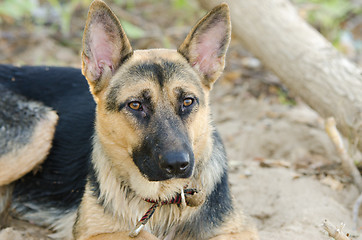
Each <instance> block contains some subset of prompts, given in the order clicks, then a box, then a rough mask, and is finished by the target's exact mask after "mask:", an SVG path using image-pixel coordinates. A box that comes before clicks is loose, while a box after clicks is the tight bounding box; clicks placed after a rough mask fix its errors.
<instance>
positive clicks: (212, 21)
mask: <svg viewBox="0 0 362 240" xmlns="http://www.w3.org/2000/svg"><path fill="white" fill-rule="evenodd" d="M230 35H231V23H230V13H229V7H228V5H227V4H226V3H223V4H220V5H218V6H216V7H215V8H214V9H212V10H211V11H210V12H209V13H208V14H207V15H206V16H205V17H204V18H202V19H201V20H200V21H199V22H198V23H197V24H196V25H195V26H194V27H193V29H192V30H191V31H190V33H189V34H188V36H187V37H186V39H185V41H184V42H183V43H182V44H181V46H180V47H179V49H178V52H179V53H181V54H182V55H183V56H184V57H185V58H186V59H187V60H188V61H189V63H190V64H191V66H192V67H193V68H194V69H195V70H196V71H197V72H198V73H199V74H200V76H201V78H202V80H203V83H204V84H205V86H207V87H209V88H211V86H212V84H213V83H214V82H215V81H216V80H217V79H218V78H219V76H220V75H221V73H222V71H223V70H224V66H225V54H226V51H227V48H228V46H229V43H230Z"/></svg>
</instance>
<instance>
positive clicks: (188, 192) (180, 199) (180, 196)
mask: <svg viewBox="0 0 362 240" xmlns="http://www.w3.org/2000/svg"><path fill="white" fill-rule="evenodd" d="M195 193H198V191H197V190H196V189H194V188H190V189H184V190H183V191H181V193H177V194H176V196H175V197H173V198H172V199H171V200H165V201H156V200H152V199H148V198H146V199H144V200H145V201H146V202H149V203H153V204H152V206H151V207H150V208H149V209H148V210H147V212H146V213H145V214H144V215H143V217H142V218H141V219H140V220H139V221H138V223H137V224H136V227H135V228H134V229H133V231H131V232H130V234H129V236H130V237H137V235H138V234H139V233H140V231H141V230H142V228H143V227H144V226H145V224H146V223H147V222H148V220H150V218H151V217H152V215H153V213H154V212H155V210H156V208H157V207H161V206H163V205H169V204H177V206H179V207H180V206H181V205H182V204H184V205H187V206H193V204H192V203H191V204H190V202H189V201H187V199H186V198H185V196H192V195H194V194H195Z"/></svg>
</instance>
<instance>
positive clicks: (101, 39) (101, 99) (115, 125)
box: [82, 1, 231, 183]
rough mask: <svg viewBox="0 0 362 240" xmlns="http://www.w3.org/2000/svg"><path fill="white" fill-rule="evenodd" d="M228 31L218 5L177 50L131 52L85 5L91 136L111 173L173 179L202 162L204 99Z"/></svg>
mask: <svg viewBox="0 0 362 240" xmlns="http://www.w3.org/2000/svg"><path fill="white" fill-rule="evenodd" d="M230 31H231V26H230V17H229V10H228V7H227V5H226V4H222V5H219V6H217V7H215V8H214V9H213V10H212V11H211V12H209V13H208V14H207V15H206V16H205V17H204V18H202V19H201V20H200V21H199V22H198V23H197V24H196V25H195V27H194V28H193V29H192V30H191V32H190V33H189V34H188V36H187V37H186V39H185V41H184V42H183V43H182V44H181V46H180V47H179V48H178V50H177V51H176V50H166V49H152V50H138V51H133V50H132V47H131V45H130V43H129V40H128V39H127V36H126V34H125V32H124V30H123V29H122V27H121V25H120V23H119V21H118V19H117V18H116V16H115V15H114V14H113V12H112V11H111V10H110V9H109V8H108V6H107V5H106V4H105V3H104V2H102V1H94V2H93V3H92V5H91V7H90V10H89V14H88V18H87V23H86V27H85V30H84V36H83V52H82V63H83V66H82V71H83V74H84V76H85V77H86V78H87V81H88V83H89V86H90V90H91V92H92V94H93V96H94V99H95V101H96V103H97V119H96V133H97V137H98V138H99V141H100V143H101V145H102V148H103V150H104V152H105V153H106V155H107V157H109V159H110V160H111V162H112V166H114V169H115V171H117V172H118V173H119V174H121V175H122V176H123V177H128V178H129V179H131V181H132V179H138V180H137V181H138V182H140V181H143V182H144V181H147V183H150V182H154V181H164V182H167V181H173V180H174V181H177V180H175V179H187V178H189V177H190V176H192V174H193V172H194V168H195V166H198V165H199V164H202V161H205V160H206V159H208V157H209V155H210V152H211V146H212V139H211V132H212V126H211V125H210V121H211V120H210V117H209V115H210V114H209V107H208V96H209V91H210V89H211V87H212V85H213V83H214V82H215V81H216V80H217V79H218V77H219V76H220V74H221V72H222V71H223V69H224V60H225V53H226V50H227V48H228V45H229V42H230ZM140 173H141V174H140ZM140 179H142V180H140ZM133 181H135V180H133Z"/></svg>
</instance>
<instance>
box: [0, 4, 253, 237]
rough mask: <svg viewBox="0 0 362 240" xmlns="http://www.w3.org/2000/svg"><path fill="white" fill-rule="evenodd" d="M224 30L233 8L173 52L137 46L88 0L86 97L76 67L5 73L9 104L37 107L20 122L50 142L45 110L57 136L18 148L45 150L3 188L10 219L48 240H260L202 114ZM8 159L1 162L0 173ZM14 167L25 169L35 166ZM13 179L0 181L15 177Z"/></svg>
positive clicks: (220, 59) (219, 65)
mask: <svg viewBox="0 0 362 240" xmlns="http://www.w3.org/2000/svg"><path fill="white" fill-rule="evenodd" d="M230 34H231V25H230V16H229V9H228V6H227V5H226V4H221V5H219V6H216V7H215V8H214V9H213V10H212V11H210V12H209V13H208V14H207V15H206V16H205V17H204V18H202V19H201V20H200V21H199V22H198V23H197V24H196V25H195V26H194V27H193V29H192V30H191V32H190V33H189V34H188V36H187V37H186V39H185V40H184V42H183V43H182V44H181V45H180V47H179V48H178V49H177V50H166V49H151V50H133V49H132V47H131V45H130V42H129V40H128V39H127V36H126V34H125V32H124V30H123V28H122V26H121V25H120V23H119V21H118V19H117V17H116V16H115V15H114V13H113V12H112V11H111V10H110V9H109V7H108V6H107V5H106V4H105V3H104V2H102V1H100V0H96V1H94V2H93V3H92V4H91V6H90V10H89V13H88V18H87V21H86V26H85V30H84V35H83V51H82V73H83V75H84V76H85V78H86V80H87V82H88V85H89V88H90V92H91V95H90V94H89V92H88V89H87V87H86V86H85V84H84V83H85V82H86V81H84V80H83V81H82V82H81V80H82V79H83V78H82V76H81V74H80V72H79V70H77V69H70V68H54V67H53V68H49V67H21V68H16V67H12V66H1V67H0V80H1V81H0V88H1V89H2V92H3V93H4V94H6V96H8V99H10V100H8V101H10V102H11V101H13V100H11V97H13V98H14V97H15V98H16V97H17V98H18V101H20V100H21V101H22V102H27V101H28V102H31V101H35V103H32V104H38V105H41V104H44V105H45V107H43V108H41V106H38V107H37V108H35V109H41V111H40V110H39V111H38V113H37V114H36V115H33V116H35V117H33V118H32V119H34V120H33V121H32V122H31V123H28V125H31V129H32V130H31V131H30V133H32V134H33V135H34V133H36V132H37V131H40V132H42V131H43V132H47V133H50V135H51V134H52V133H53V132H54V126H55V124H56V122H57V116H56V115H55V114H54V111H53V110H55V111H56V113H57V115H58V116H59V120H58V123H57V126H56V128H55V134H54V138H52V137H49V136H48V135H49V134H48V135H46V134H45V135H40V136H43V137H38V138H34V137H32V136H31V134H30V135H29V136H30V137H28V138H27V139H28V140H24V141H23V142H24V143H22V142H21V141H18V145H19V146H20V147H18V148H19V149H24V148H22V147H21V146H22V144H23V145H27V147H28V148H29V146H28V145H29V144H30V143H31V144H33V143H34V142H39V141H40V140H39V139H43V140H44V139H47V140H46V141H45V142H46V143H43V144H38V145H31V146H33V148H34V146H35V147H36V146H38V147H40V146H45V147H44V148H45V150H42V151H43V152H44V153H43V154H45V155H46V159H45V161H44V163H42V165H41V166H40V167H38V171H37V172H36V173H33V172H31V173H29V174H27V175H25V176H24V177H22V178H21V179H19V180H17V181H15V182H14V183H12V184H11V186H12V187H11V188H12V189H13V195H12V198H11V199H12V203H11V214H13V215H14V216H16V217H18V218H21V219H26V220H29V221H32V222H34V223H37V224H39V225H44V226H51V228H53V230H54V231H55V234H53V235H52V237H53V238H56V239H79V240H83V239H88V240H90V239H92V240H96V239H99V240H111V239H148V240H150V239H167V240H171V239H182V240H184V239H193V240H202V239H214V240H215V239H245V240H246V239H249V240H251V239H258V236H257V232H256V230H255V228H254V226H253V225H252V224H250V223H249V221H248V220H247V218H246V217H245V216H244V215H243V214H242V213H241V212H240V211H238V210H236V208H235V207H234V205H233V201H232V198H231V195H230V190H229V186H228V173H227V168H228V167H227V159H226V155H225V151H224V147H223V144H222V142H221V139H220V137H219V135H218V133H217V132H216V130H215V129H214V127H213V125H212V120H211V117H210V109H209V92H210V90H211V89H212V86H213V84H214V82H215V81H216V80H217V79H218V78H219V76H220V75H221V73H222V71H223V69H224V65H225V54H226V51H227V48H228V45H229V42H230ZM83 82H84V83H83ZM90 96H92V97H93V99H94V101H92V99H91V97H90ZM19 99H20V100H19ZM2 101H3V102H5V100H2ZM4 105H5V104H4ZM49 107H50V108H51V109H49ZM9 108H10V107H7V108H6V109H5V110H3V112H4V111H14V110H12V109H10V110H9ZM24 108H26V109H30V110H31V109H34V107H33V108H31V107H29V106H27V107H24ZM24 108H22V109H24ZM94 109H95V111H94ZM0 113H1V112H0ZM13 115H15V114H13ZM29 115H31V114H29ZM1 116H2V115H0V121H1ZM13 119H15V117H14V116H13ZM44 119H45V120H46V121H45V120H44ZM44 121H45V122H50V123H51V124H48V125H49V126H48V127H46V125H45V124H44ZM5 122H6V121H5ZM94 122H95V124H94V128H93V123H94ZM0 123H1V122H0ZM19 124H25V123H21V122H19ZM9 126H10V125H9ZM42 126H43V127H42ZM0 127H1V126H0ZM0 129H1V128H0ZM37 129H38V130H37ZM92 129H94V133H93V137H92V131H93V130H92ZM0 133H1V132H0ZM8 138H9V136H8ZM90 139H92V140H90ZM13 142H14V141H13ZM15 142H16V141H15ZM0 143H1V140H0ZM49 143H52V144H51V145H52V146H51V147H50V146H49V153H48V152H47V151H46V150H47V149H46V148H47V147H46V146H47V144H48V145H49ZM3 145H5V144H4V143H3ZM8 148H11V146H10V147H9V146H8ZM32 150H33V151H35V152H37V151H38V150H36V149H35V150H34V149H32ZM39 151H40V150H39ZM9 152H10V153H12V152H11V151H10V150H7V151H4V153H2V155H0V157H1V158H0V160H1V161H0V163H1V162H2V164H3V165H0V166H2V169H1V170H0V172H2V171H6V170H3V169H4V168H6V167H7V166H8V165H6V162H9V161H10V160H9V157H8V158H7V159H6V158H4V155H5V156H6V154H9ZM20 152H21V151H20ZM0 153H1V152H0ZM29 153H31V152H21V155H24V154H29ZM12 154H13V153H12ZM30 155H31V154H29V155H28V156H30ZM11 156H12V158H14V156H15V155H14V154H13V155H11ZM37 158H39V159H41V158H40V157H37ZM29 162H36V163H40V162H41V160H35V159H34V157H32V158H31V160H29ZM14 164H15V165H16V164H18V165H17V166H18V167H17V169H21V168H22V167H23V168H27V169H28V170H23V172H24V171H29V170H31V169H32V168H34V164H33V165H29V166H28V164H19V162H18V161H17V160H16V159H15V160H12V165H14ZM20 165H24V166H20ZM26 166H27V167H26ZM13 171H14V172H15V171H16V170H13ZM10 175H11V174H9V177H8V178H9V179H10V180H8V181H6V180H3V181H1V178H0V185H3V186H5V185H6V184H8V183H10V182H11V181H13V180H14V179H13V178H18V176H16V177H13V178H11V177H10ZM0 190H1V189H0ZM5 195H6V194H3V196H5ZM8 195H9V194H8ZM3 206H4V204H3ZM0 207H1V204H0ZM0 210H1V208H0Z"/></svg>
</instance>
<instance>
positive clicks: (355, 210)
mask: <svg viewBox="0 0 362 240" xmlns="http://www.w3.org/2000/svg"><path fill="white" fill-rule="evenodd" d="M361 203H362V194H360V195H359V197H358V198H357V200H356V202H355V203H354V205H353V223H354V226H353V230H357V228H358V215H359V208H360V206H361Z"/></svg>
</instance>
